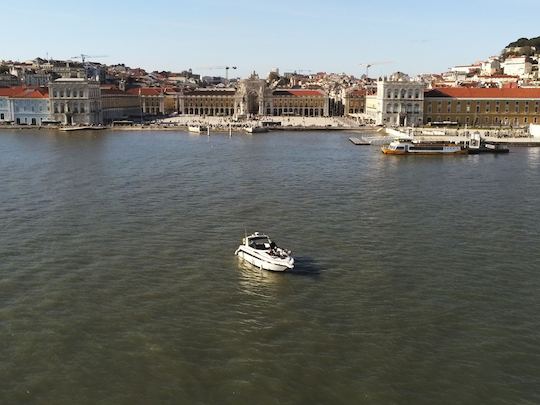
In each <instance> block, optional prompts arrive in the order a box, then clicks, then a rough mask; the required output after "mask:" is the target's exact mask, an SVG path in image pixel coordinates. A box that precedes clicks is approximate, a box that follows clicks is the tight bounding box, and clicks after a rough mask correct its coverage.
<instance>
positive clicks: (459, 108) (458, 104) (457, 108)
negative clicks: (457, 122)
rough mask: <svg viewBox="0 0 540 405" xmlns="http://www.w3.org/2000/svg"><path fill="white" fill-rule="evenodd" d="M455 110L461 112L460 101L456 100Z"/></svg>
mask: <svg viewBox="0 0 540 405" xmlns="http://www.w3.org/2000/svg"><path fill="white" fill-rule="evenodd" d="M456 112H458V113H459V112H461V101H458V102H457V104H456Z"/></svg>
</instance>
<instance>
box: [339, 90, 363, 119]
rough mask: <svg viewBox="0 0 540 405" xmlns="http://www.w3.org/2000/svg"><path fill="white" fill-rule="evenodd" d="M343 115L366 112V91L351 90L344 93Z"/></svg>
mask: <svg viewBox="0 0 540 405" xmlns="http://www.w3.org/2000/svg"><path fill="white" fill-rule="evenodd" d="M344 104H345V106H344V114H345V115H357V114H363V113H365V112H366V90H365V89H351V90H348V91H347V92H346V93H345V103H344Z"/></svg>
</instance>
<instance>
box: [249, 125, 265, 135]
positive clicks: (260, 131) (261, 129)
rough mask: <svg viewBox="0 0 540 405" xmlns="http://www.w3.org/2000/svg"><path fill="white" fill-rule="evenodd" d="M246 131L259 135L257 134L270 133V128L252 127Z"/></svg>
mask: <svg viewBox="0 0 540 405" xmlns="http://www.w3.org/2000/svg"><path fill="white" fill-rule="evenodd" d="M244 131H246V132H247V133H248V134H257V133H262V132H268V128H266V127H260V126H251V127H245V128H244Z"/></svg>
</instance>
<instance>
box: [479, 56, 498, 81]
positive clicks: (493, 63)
mask: <svg viewBox="0 0 540 405" xmlns="http://www.w3.org/2000/svg"><path fill="white" fill-rule="evenodd" d="M500 71H501V62H499V59H498V58H497V57H496V56H493V57H491V58H489V59H488V60H486V61H484V62H482V68H481V69H480V74H481V75H482V76H491V75H494V74H497V73H500Z"/></svg>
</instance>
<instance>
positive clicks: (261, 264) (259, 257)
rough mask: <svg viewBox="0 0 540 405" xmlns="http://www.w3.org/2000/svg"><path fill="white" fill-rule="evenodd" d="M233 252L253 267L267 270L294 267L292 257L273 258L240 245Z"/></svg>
mask: <svg viewBox="0 0 540 405" xmlns="http://www.w3.org/2000/svg"><path fill="white" fill-rule="evenodd" d="M235 254H236V255H237V256H238V257H240V258H241V259H243V260H245V261H246V262H248V263H250V264H252V265H253V266H255V267H258V268H259V269H263V270H269V271H287V270H290V269H292V268H293V267H294V259H290V260H283V259H273V258H271V257H266V256H269V255H267V254H264V253H262V254H261V253H258V252H254V251H253V249H249V248H244V247H243V246H240V247H239V248H238V249H237V250H236V252H235Z"/></svg>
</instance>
